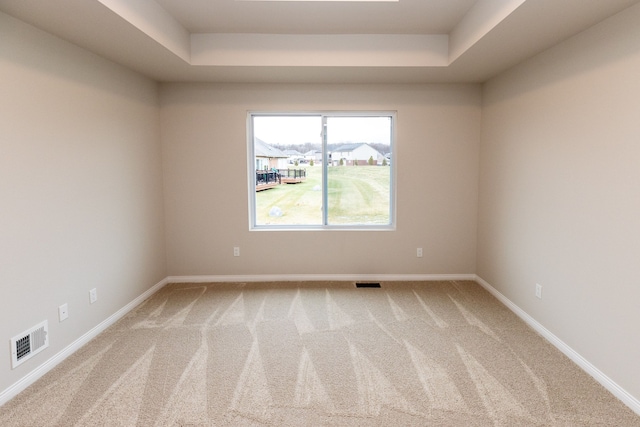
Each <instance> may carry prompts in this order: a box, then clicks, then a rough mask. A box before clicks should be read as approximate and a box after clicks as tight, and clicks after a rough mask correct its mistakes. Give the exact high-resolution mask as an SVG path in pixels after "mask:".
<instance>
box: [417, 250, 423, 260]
mask: <svg viewBox="0 0 640 427" xmlns="http://www.w3.org/2000/svg"><path fill="white" fill-rule="evenodd" d="M416 256H417V257H418V258H422V248H418V249H417V250H416Z"/></svg>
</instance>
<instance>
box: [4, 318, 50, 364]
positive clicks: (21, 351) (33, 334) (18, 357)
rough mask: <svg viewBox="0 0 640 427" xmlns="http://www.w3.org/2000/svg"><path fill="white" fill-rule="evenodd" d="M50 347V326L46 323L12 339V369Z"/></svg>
mask: <svg viewBox="0 0 640 427" xmlns="http://www.w3.org/2000/svg"><path fill="white" fill-rule="evenodd" d="M47 347H49V324H48V323H47V321H46V320H45V321H44V322H42V323H40V324H38V325H36V326H34V327H33V328H31V329H29V330H27V331H25V332H23V333H21V334H20V335H17V336H15V337H13V338H11V369H14V368H15V367H17V366H19V365H20V364H21V363H22V362H25V361H27V360H29V359H31V358H32V357H33V356H35V355H36V354H38V353H40V352H41V351H42V350H44V349H45V348H47Z"/></svg>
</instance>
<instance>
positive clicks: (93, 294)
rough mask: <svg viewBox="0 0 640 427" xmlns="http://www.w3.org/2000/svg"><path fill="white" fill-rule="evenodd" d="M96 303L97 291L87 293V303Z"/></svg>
mask: <svg viewBox="0 0 640 427" xmlns="http://www.w3.org/2000/svg"><path fill="white" fill-rule="evenodd" d="M96 301H98V290H97V289H96V288H93V289H91V290H90V291H89V302H90V303H91V304H93V303H94V302H96Z"/></svg>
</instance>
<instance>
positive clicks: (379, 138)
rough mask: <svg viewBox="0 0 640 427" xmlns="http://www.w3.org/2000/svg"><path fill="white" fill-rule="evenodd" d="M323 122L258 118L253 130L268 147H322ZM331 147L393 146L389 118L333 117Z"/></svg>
mask: <svg viewBox="0 0 640 427" xmlns="http://www.w3.org/2000/svg"><path fill="white" fill-rule="evenodd" d="M321 128H322V119H321V117H319V116H315V117H311V116H297V117H292V116H255V117H254V118H253V131H254V135H255V137H257V138H260V139H261V140H263V141H264V142H266V143H267V144H273V145H275V144H283V145H291V144H304V143H305V142H311V143H314V144H318V145H320V144H321V143H322V139H321V135H320V133H321ZM328 128H329V131H328V140H327V143H329V144H338V143H349V142H377V143H381V144H387V145H389V144H390V134H391V131H390V118H389V117H329V118H328Z"/></svg>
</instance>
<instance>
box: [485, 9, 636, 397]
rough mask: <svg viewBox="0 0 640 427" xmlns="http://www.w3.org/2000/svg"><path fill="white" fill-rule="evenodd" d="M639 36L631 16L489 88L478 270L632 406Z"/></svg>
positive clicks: (631, 12)
mask: <svg viewBox="0 0 640 427" xmlns="http://www.w3.org/2000/svg"><path fill="white" fill-rule="evenodd" d="M639 24H640V6H634V7H632V8H630V9H627V10H625V11H623V12H621V13H620V14H618V15H616V16H614V17H612V18H610V19H608V20H606V21H603V22H602V23H600V24H598V25H596V26H594V27H592V28H591V29H589V30H588V31H586V32H584V33H581V34H579V35H577V36H575V37H573V38H571V39H569V40H567V41H565V42H564V43H562V44H560V45H558V46H556V47H554V48H552V49H550V50H548V51H546V52H544V53H542V54H540V55H538V56H536V57H534V58H532V59H531V60H528V61H527V62H526V63H524V64H521V65H520V66H518V67H516V68H515V69H512V70H510V71H509V72H506V73H504V74H503V75H501V76H498V77H497V78H495V79H493V80H492V81H490V82H488V83H487V84H486V85H485V87H484V92H483V110H482V122H483V124H482V143H481V154H480V159H481V160H480V165H481V166H480V190H479V191H480V194H479V200H480V202H479V216H478V267H477V273H478V275H479V276H480V277H482V278H483V279H484V280H486V281H487V282H489V283H490V284H491V285H492V286H494V287H495V288H496V289H498V290H499V291H500V292H501V293H503V294H504V295H505V296H506V297H507V298H509V299H510V300H511V301H513V302H514V303H515V304H517V305H518V306H519V307H521V308H522V309H524V310H525V311H526V312H527V313H529V314H530V315H531V316H533V317H534V318H535V319H536V320H537V321H538V322H540V323H541V324H542V325H543V326H544V327H546V328H547V329H548V330H550V331H551V332H552V333H553V334H555V335H556V336H557V337H559V338H560V339H561V340H562V341H564V342H565V343H566V344H568V345H569V346H570V347H572V348H573V349H574V350H575V351H577V352H578V353H579V354H580V355H582V356H583V357H584V358H585V359H587V360H588V361H589V362H590V363H591V364H593V365H594V366H596V367H597V368H598V369H599V370H601V371H602V372H603V373H604V374H605V375H607V376H608V377H609V378H611V379H612V380H614V381H615V382H616V383H617V384H618V385H620V386H622V387H623V388H624V389H625V390H626V391H627V392H629V393H631V394H632V395H633V396H635V398H636V399H638V398H640V381H638V379H639V378H640V364H638V360H640V338H639V337H640V310H639V309H638V308H639V307H640V306H639V301H640V286H639V284H640V262H639V260H640V220H639V218H640V192H639V191H640V190H639V188H640V167H639V165H640V84H639V83H638V76H640V25H639ZM536 283H538V284H540V285H542V287H543V288H542V289H543V291H542V299H538V298H536V297H535V285H536Z"/></svg>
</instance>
